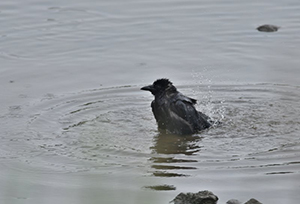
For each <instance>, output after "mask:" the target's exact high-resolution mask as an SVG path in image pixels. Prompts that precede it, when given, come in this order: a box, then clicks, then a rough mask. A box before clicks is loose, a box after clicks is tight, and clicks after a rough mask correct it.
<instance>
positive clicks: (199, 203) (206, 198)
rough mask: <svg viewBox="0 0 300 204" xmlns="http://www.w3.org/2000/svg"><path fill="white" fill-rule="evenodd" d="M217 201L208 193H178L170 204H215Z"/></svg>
mask: <svg viewBox="0 0 300 204" xmlns="http://www.w3.org/2000/svg"><path fill="white" fill-rule="evenodd" d="M218 199H219V198H218V197H217V196H216V195H214V194H213V193H212V192H210V191H199V192H198V193H180V194H178V195H177V196H176V197H175V198H174V200H172V201H171V202H173V203H174V204H216V203H217V201H218ZM171 202H170V203H171Z"/></svg>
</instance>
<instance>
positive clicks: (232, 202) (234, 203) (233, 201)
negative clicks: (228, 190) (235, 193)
mask: <svg viewBox="0 0 300 204" xmlns="http://www.w3.org/2000/svg"><path fill="white" fill-rule="evenodd" d="M226 204H242V202H241V201H239V200H236V199H230V200H229V201H227V202H226Z"/></svg>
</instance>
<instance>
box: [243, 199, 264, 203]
mask: <svg viewBox="0 0 300 204" xmlns="http://www.w3.org/2000/svg"><path fill="white" fill-rule="evenodd" d="M245 204H262V203H261V202H259V201H258V200H256V199H254V198H251V199H250V200H248V201H247V202H246V203H245Z"/></svg>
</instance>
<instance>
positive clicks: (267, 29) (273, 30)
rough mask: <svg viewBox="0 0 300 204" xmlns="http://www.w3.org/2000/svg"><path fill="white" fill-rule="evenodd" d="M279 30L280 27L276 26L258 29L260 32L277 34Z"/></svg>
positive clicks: (263, 26) (267, 25) (265, 26)
mask: <svg viewBox="0 0 300 204" xmlns="http://www.w3.org/2000/svg"><path fill="white" fill-rule="evenodd" d="M279 28H280V27H279V26H276V25H269V24H265V25H261V26H259V27H257V28H256V29H257V30H258V31H260V32H276V31H277V30H278V29H279Z"/></svg>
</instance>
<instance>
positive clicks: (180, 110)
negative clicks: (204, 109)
mask: <svg viewBox="0 0 300 204" xmlns="http://www.w3.org/2000/svg"><path fill="white" fill-rule="evenodd" d="M186 98H187V97H185V99H184V100H181V97H180V98H178V99H177V100H175V101H173V102H172V103H171V105H170V110H171V111H172V113H174V114H176V115H177V116H178V117H180V118H181V119H182V120H184V121H186V123H188V124H190V125H192V126H193V127H194V128H195V129H204V128H206V127H209V126H210V124H209V122H208V121H207V120H208V119H209V117H208V116H206V115H205V114H203V113H201V112H198V111H197V110H196V108H195V107H194V102H193V101H190V100H186ZM188 99H189V98H188Z"/></svg>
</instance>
